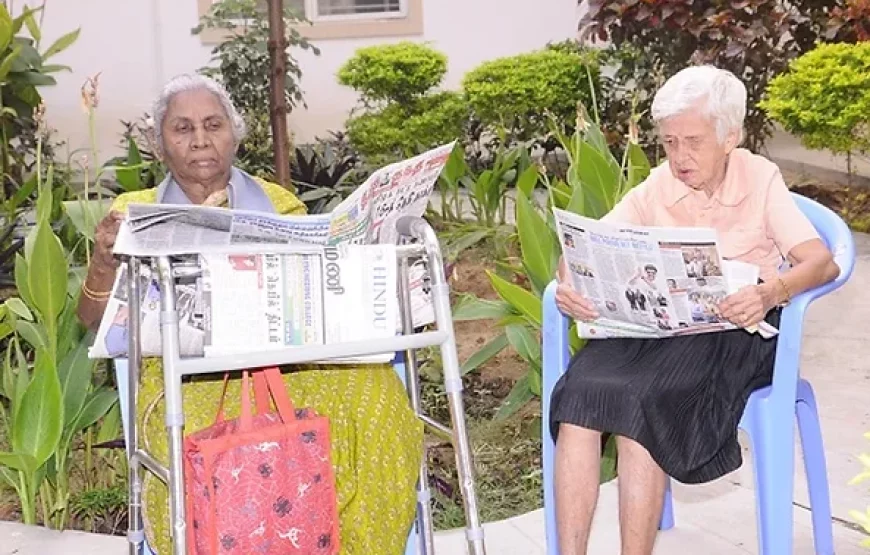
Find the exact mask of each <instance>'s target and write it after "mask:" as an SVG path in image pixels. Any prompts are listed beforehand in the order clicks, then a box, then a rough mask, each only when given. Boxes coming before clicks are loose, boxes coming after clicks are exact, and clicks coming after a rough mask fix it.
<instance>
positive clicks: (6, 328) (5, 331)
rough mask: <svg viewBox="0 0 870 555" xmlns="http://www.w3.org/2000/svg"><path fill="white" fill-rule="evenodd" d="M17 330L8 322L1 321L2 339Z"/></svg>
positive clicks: (0, 338) (0, 333) (0, 336)
mask: <svg viewBox="0 0 870 555" xmlns="http://www.w3.org/2000/svg"><path fill="white" fill-rule="evenodd" d="M13 331H15V328H13V327H12V326H11V325H10V324H9V323H8V322H0V341H2V340H3V339H6V338H7V337H9V335H10V334H11V333H12V332H13Z"/></svg>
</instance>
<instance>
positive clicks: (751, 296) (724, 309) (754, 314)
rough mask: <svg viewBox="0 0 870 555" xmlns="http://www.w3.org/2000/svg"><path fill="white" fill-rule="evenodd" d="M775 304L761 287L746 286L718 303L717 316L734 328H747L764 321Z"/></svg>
mask: <svg viewBox="0 0 870 555" xmlns="http://www.w3.org/2000/svg"><path fill="white" fill-rule="evenodd" d="M774 304H775V302H774V301H772V300H771V295H768V294H767V291H766V290H765V289H764V286H763V285H748V286H746V287H744V288H742V289H740V290H739V291H737V292H736V293H734V294H732V295H728V296H727V297H725V298H724V299H722V302H720V303H719V305H718V309H719V314H720V315H721V316H722V317H723V318H725V319H726V320H728V321H729V322H731V323H732V324H734V325H736V326H740V327H741V328H747V327H749V326H754V325H755V324H757V323H759V322H761V321H762V320H764V316H765V315H766V314H767V312H768V311H769V310H770V309H771V308H772V307H773V305H774Z"/></svg>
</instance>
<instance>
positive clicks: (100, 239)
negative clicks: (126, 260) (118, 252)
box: [91, 210, 124, 274]
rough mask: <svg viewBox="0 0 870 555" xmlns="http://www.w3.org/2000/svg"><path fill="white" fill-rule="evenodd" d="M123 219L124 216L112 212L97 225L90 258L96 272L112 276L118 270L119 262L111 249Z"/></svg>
mask: <svg viewBox="0 0 870 555" xmlns="http://www.w3.org/2000/svg"><path fill="white" fill-rule="evenodd" d="M123 219H124V214H122V213H121V212H116V211H114V210H113V211H111V212H109V214H108V215H107V216H106V217H105V218H103V219H102V221H101V222H100V223H99V224H97V229H96V232H95V233H94V256H93V257H92V258H91V265H92V266H96V268H95V269H96V270H103V271H105V272H111V273H113V274H114V272H115V270H117V269H118V265H119V264H120V261H119V260H118V259H117V258H115V255H114V254H113V253H112V249H114V247H115V239H116V238H117V237H118V229H119V228H120V227H121V220H123Z"/></svg>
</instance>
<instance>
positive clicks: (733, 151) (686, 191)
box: [549, 66, 839, 555]
mask: <svg viewBox="0 0 870 555" xmlns="http://www.w3.org/2000/svg"><path fill="white" fill-rule="evenodd" d="M745 114H746V89H745V87H744V86H743V84H742V83H741V82H740V81H739V80H738V79H737V78H736V77H735V76H734V75H732V74H731V73H730V72H728V71H725V70H721V69H717V68H715V67H711V66H698V67H690V68H686V69H684V70H682V71H680V72H679V73H677V74H676V75H674V76H673V77H671V78H670V79H669V80H668V81H667V82H666V83H665V84H664V85H663V86H662V87H661V89H660V90H659V91H658V92H657V93H656V96H655V98H654V100H653V104H652V117H653V119H654V121H655V123H656V125H657V127H658V133H659V137H660V139H661V141H662V143H663V145H664V150H665V154H666V156H667V160H666V162H664V163H663V164H662V165H660V166H659V167H657V168H655V169H654V170H653V171H652V172H651V173H650V175H649V177H648V178H647V179H646V180H645V181H644V182H643V183H641V184H640V185H638V186H637V187H636V188H635V189H633V190H632V191H631V192H629V193H628V194H627V195H626V196H625V197H624V198H623V199H622V200H621V201H620V202H619V203H618V204H617V205H616V206H615V207H614V208H613V210H612V211H611V212H610V213H608V214H607V215H606V216H605V217H604V218H603V219H604V220H605V221H608V222H612V223H626V224H633V225H643V226H688V227H705V228H713V229H715V230H716V231H717V232H718V234H719V238H720V248H721V253H722V256H723V257H724V258H727V259H735V260H741V261H744V262H748V263H752V264H756V265H758V266H759V267H760V275H761V280H760V283H758V284H757V285H753V286H748V287H745V288H743V289H741V290H740V291H738V292H736V293H734V294H732V295H730V296H728V297H726V298H725V299H723V300H722V302H721V303H720V304H719V305H718V307H717V309H718V311H719V313H720V315H721V316H722V317H724V318H725V319H727V320H729V321H731V322H733V323H734V324H736V325H737V326H740V327H747V326H751V325H753V324H757V323H759V322H760V321H762V320H766V321H768V322H770V323H771V324H774V325H776V324H777V323H778V321H779V315H780V307H781V306H783V305H784V304H785V303H787V302H788V301H789V299H790V298H791V297H793V296H795V295H797V294H798V293H800V292H802V291H805V290H807V289H810V288H813V287H817V286H819V285H822V284H824V283H827V282H828V281H831V280H833V279H835V278H836V277H837V275H838V273H839V269H838V267H837V265H836V264H835V263H834V261H833V256H832V254H831V252H830V251H829V250H828V249H827V247H826V246H825V245H824V243H823V242H822V241H821V239H820V238H819V236H818V234H817V233H816V230H815V229H814V228H813V226H812V224H811V223H810V222H809V221H808V220H807V218H806V217H805V216H804V215H803V214H802V213H801V211H800V210H799V209H798V207H797V205H796V204H795V202H794V200H793V199H792V198H791V196H790V193H789V191H788V189H787V187H786V185H785V182H784V181H783V178H782V175H781V174H780V172H779V170H778V168H777V167H776V165H775V164H773V163H772V162H770V161H768V160H766V159H765V158H762V157H761V156H758V155H755V154H753V153H751V152H749V151H747V150H745V149H741V148H738V145H739V144H740V142H741V139H742V126H743V119H744V117H745ZM784 262H788V264H784ZM563 264H564V263H563ZM556 302H557V304H558V306H559V308H560V310H561V311H562V312H563V313H565V314H567V315H569V316H572V317H574V318H576V319H578V320H583V321H592V320H594V319H595V318H597V317H598V314H597V312H596V309H595V306H594V305H593V304H592V303H591V302H590V301H589V300H588V299H586V298H584V297H582V296H581V295H580V294H578V293H577V292H576V291H574V290H573V289H572V287H571V284H570V281H569V280H568V279H566V276H565V269H564V266H563V265H560V271H559V286H558V290H557V296H556ZM775 351H776V339H775V338H774V339H764V338H762V337H761V336H760V335H758V334H750V333H747V332H746V331H744V330H733V331H727V332H721V333H708V334H699V335H689V336H682V337H674V338H667V339H603V340H596V341H589V342H588V343H587V344H586V346H585V347H584V348H583V349H581V350H580V351H579V352H578V353H577V355H576V356H575V357H574V359H573V360H572V361H571V364H570V366H569V369H568V372H567V373H566V374H565V375H564V376H563V377H562V378H561V379H560V381H559V382H558V383H557V384H556V387H555V389H554V391H553V396H552V409H551V413H550V415H549V418H550V425H551V428H552V431H553V435H554V437H557V441H556V454H555V491H556V515H557V527H558V533H559V542H560V546H561V550H562V553H565V554H566V555H567V554H571V555H576V554H580V553H585V552H586V548H587V543H588V539H589V529H590V526H591V522H592V515H593V512H594V509H595V505H596V501H597V496H598V474H599V464H600V454H601V439H602V433H607V434H613V435H614V436H616V441H617V451H618V462H617V465H618V467H617V469H618V473H619V508H620V518H619V522H620V529H621V539H622V553H625V554H648V553H651V552H652V549H653V545H654V543H655V538H656V531H657V527H658V522H659V518H660V515H661V510H662V500H663V495H664V489H665V484H666V477H667V476H672V477H673V478H675V479H677V480H679V481H680V482H683V483H690V484H696V483H703V482H709V481H712V480H715V479H717V478H719V477H721V476H724V475H725V474H727V473H729V472H731V471H733V470H736V469H737V468H739V467H740V465H741V462H742V460H741V452H740V447H739V445H738V443H737V425H738V422H739V421H740V417H741V415H742V413H743V409H744V408H745V405H746V402H747V400H748V398H749V395H750V394H751V393H752V391H753V390H755V389H758V388H760V387H763V386H766V385H769V384H770V382H771V379H772V376H773V365H774V356H775Z"/></svg>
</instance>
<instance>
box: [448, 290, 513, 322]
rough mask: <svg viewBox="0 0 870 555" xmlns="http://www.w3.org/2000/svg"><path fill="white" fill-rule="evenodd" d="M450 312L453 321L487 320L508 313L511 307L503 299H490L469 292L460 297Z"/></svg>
mask: <svg viewBox="0 0 870 555" xmlns="http://www.w3.org/2000/svg"><path fill="white" fill-rule="evenodd" d="M452 312H453V321H454V322H464V321H468V320H489V319H493V318H501V317H503V316H506V315H508V314H510V313H511V307H510V305H509V304H508V303H506V302H504V301H490V300H488V299H480V298H477V297H475V296H474V295H470V294H469V295H465V296H463V297H460V299H459V301H458V302H457V303H456V304H455V305H454V307H453V311H452Z"/></svg>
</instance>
